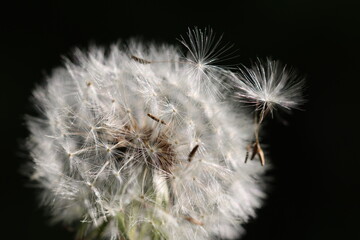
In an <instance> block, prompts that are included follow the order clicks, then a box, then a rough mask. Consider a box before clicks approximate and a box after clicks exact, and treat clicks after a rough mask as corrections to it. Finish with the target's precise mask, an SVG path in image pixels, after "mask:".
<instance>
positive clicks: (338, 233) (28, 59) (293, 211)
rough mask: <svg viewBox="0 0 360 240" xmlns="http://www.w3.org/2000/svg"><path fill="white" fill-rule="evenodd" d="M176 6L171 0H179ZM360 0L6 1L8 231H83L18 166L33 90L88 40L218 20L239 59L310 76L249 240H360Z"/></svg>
mask: <svg viewBox="0 0 360 240" xmlns="http://www.w3.org/2000/svg"><path fill="white" fill-rule="evenodd" d="M169 2H170V1H169ZM357 2H358V1H331V0H328V1H325V0H324V1H323V0H321V1H315V0H291V1H290V0H278V1H271V0H261V1H260V0H256V1H238V2H237V3H236V4H235V3H229V2H227V3H225V1H216V2H214V3H211V2H204V3H189V4H186V3H185V2H180V1H178V2H175V1H174V2H173V3H166V4H164V3H160V2H156V1H152V2H151V3H150V1H149V3H142V2H135V1H133V2H132V3H131V4H129V3H125V2H121V1H107V0H102V1H97V3H95V2H90V1H88V2H83V3H79V2H75V1H73V2H72V3H69V4H65V3H64V1H47V2H46V3H38V2H35V1H33V2H25V1H24V2H18V1H12V3H11V4H10V6H7V7H4V6H2V7H1V10H0V11H1V15H0V32H1V36H0V41H1V45H0V48H1V51H0V61H1V64H0V69H1V70H0V86H1V88H0V89H1V95H0V96H1V101H0V109H1V125H0V126H1V127H0V133H1V135H0V136H1V138H0V139H1V144H0V147H1V151H0V153H1V157H0V162H1V163H0V166H1V174H0V176H1V188H0V194H1V197H0V198H1V205H0V208H1V224H0V227H1V229H2V231H1V235H2V236H6V235H7V236H8V237H5V238H3V237H1V238H2V239H29V240H30V239H72V238H71V237H70V236H71V235H70V234H69V233H67V232H66V231H65V230H64V229H63V228H62V227H61V226H55V227H52V226H49V225H48V222H49V221H48V218H47V217H45V216H44V215H43V213H44V212H43V211H42V210H41V209H40V208H39V207H38V205H37V201H36V196H35V195H36V194H35V192H34V190H33V189H29V188H26V187H24V186H25V184H26V179H25V178H24V177H22V176H21V175H20V174H19V167H20V166H21V164H23V163H24V162H26V161H27V160H26V155H24V152H23V151H21V150H19V149H21V147H22V141H23V139H24V138H25V137H26V136H27V130H26V128H25V127H24V124H23V116H24V114H25V113H29V112H32V111H33V110H32V106H31V104H30V103H29V101H28V100H29V97H30V95H31V90H32V89H33V88H34V86H35V85H36V84H38V83H41V82H42V81H43V79H44V77H45V76H46V75H48V74H50V73H51V69H52V68H54V67H56V66H59V65H61V63H62V59H61V57H60V56H61V55H69V54H70V53H71V51H72V49H73V48H74V47H75V46H80V47H82V48H85V47H87V46H88V45H89V43H96V44H99V45H108V44H110V43H113V42H115V41H116V40H117V39H119V38H122V39H127V38H129V37H131V36H142V37H143V38H144V39H146V40H156V41H160V42H162V41H163V42H168V43H174V44H177V42H176V40H175V39H176V38H178V37H179V35H180V34H184V33H185V32H186V31H187V27H192V26H195V25H196V26H199V27H206V26H211V27H212V28H213V29H214V30H215V31H216V32H218V33H224V34H225V35H224V38H225V41H230V42H233V43H235V47H236V48H238V49H239V52H238V55H239V57H238V59H237V61H238V62H243V63H245V64H248V63H249V59H254V58H256V57H266V56H271V57H273V58H275V59H279V60H281V61H282V62H285V63H288V64H289V65H292V66H294V67H296V68H297V69H298V71H299V72H300V73H302V74H303V75H306V80H307V82H306V84H307V90H306V95H307V96H306V98H307V100H308V103H307V104H306V105H305V106H304V107H303V108H304V111H297V112H294V114H292V115H289V116H287V120H288V122H289V125H288V126H284V125H282V124H280V123H278V122H276V121H271V122H269V123H268V128H267V129H268V135H267V137H265V139H264V141H265V142H266V143H267V144H268V146H269V149H270V150H271V151H270V155H271V156H270V158H271V159H272V161H271V164H272V165H273V166H274V170H273V172H272V173H271V175H272V176H273V177H274V181H273V189H272V190H271V192H270V193H269V197H268V200H267V203H266V205H265V206H264V207H263V208H262V209H261V210H259V211H258V217H257V218H256V219H255V220H253V221H251V222H250V223H249V224H247V226H246V227H247V229H248V233H247V235H246V236H245V237H244V239H245V240H250V239H278V240H282V239H283V240H285V239H286V240H287V239H292V240H295V239H360V232H359V231H358V228H359V227H358V225H359V213H360V211H359V208H360V206H359V203H360V201H359V200H360V197H359V190H360V189H359V185H360V184H359V183H360V181H359V179H358V175H359V174H358V172H359V169H360V158H359V157H358V155H357V154H356V153H357V152H358V151H357V150H358V149H357V148H358V146H357V143H358V142H359V141H358V139H357V138H356V135H355V132H356V130H357V125H358V121H359V120H358V117H357V112H358V109H357V108H358V101H357V98H358V96H359V95H360V94H359V92H356V91H358V88H359V81H360V79H359V76H360V74H359V65H358V63H359V62H358V61H357V60H358V57H359V52H358V51H357V50H358V43H359V40H360V39H359V27H360V26H359V25H360V22H359V19H360V18H359V10H360V9H359V5H358V4H357Z"/></svg>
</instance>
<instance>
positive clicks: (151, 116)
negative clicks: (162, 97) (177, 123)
mask: <svg viewBox="0 0 360 240" xmlns="http://www.w3.org/2000/svg"><path fill="white" fill-rule="evenodd" d="M147 115H148V117H149V118H151V119H152V120H154V121H156V122H159V123H161V124H164V125H166V122H164V121H163V120H161V119H159V118H157V117H155V116H154V115H152V114H150V113H148V114H147Z"/></svg>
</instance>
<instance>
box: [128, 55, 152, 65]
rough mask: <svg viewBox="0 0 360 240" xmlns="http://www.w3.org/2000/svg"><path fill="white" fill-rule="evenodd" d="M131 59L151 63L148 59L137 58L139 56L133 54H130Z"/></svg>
mask: <svg viewBox="0 0 360 240" xmlns="http://www.w3.org/2000/svg"><path fill="white" fill-rule="evenodd" d="M131 59H132V60H134V61H136V62H138V63H141V64H150V63H151V62H150V61H148V60H145V59H142V58H139V57H135V56H134V55H132V56H131Z"/></svg>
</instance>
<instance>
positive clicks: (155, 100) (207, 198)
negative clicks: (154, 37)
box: [27, 28, 297, 240]
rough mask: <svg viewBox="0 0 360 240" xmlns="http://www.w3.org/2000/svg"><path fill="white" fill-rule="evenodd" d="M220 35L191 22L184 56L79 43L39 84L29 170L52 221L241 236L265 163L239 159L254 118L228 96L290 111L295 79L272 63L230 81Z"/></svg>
mask: <svg viewBox="0 0 360 240" xmlns="http://www.w3.org/2000/svg"><path fill="white" fill-rule="evenodd" d="M220 39H221V38H220ZM220 39H216V38H215V37H214V35H213V32H212V30H210V29H207V30H205V31H202V30H199V29H197V28H195V29H194V30H190V31H189V33H188V39H187V40H185V39H184V38H183V39H182V40H181V42H182V44H184V46H185V47H186V48H187V49H188V55H187V56H188V57H186V58H185V60H184V58H183V57H182V56H183V54H182V53H181V52H179V50H178V49H177V48H175V47H173V46H169V45H161V46H158V45H154V44H147V45H146V44H142V43H141V42H138V41H135V40H131V41H129V42H128V43H127V44H117V45H113V46H111V47H110V49H109V51H107V52H108V53H107V54H105V50H104V49H102V48H99V47H92V48H90V49H89V50H88V51H87V52H82V51H76V52H75V57H74V59H75V60H73V61H71V60H66V61H65V64H64V67H61V68H58V69H56V70H55V71H54V72H53V74H52V75H51V76H50V77H49V78H47V79H46V83H45V84H44V86H41V87H38V88H37V89H36V90H35V91H34V102H35V104H36V105H37V106H38V107H39V109H40V113H39V116H38V117H28V119H27V124H28V127H29V129H30V132H31V134H30V136H29V139H28V149H29V151H30V153H31V156H32V158H33V162H32V166H33V169H34V171H33V172H32V176H33V179H34V181H36V182H37V183H38V184H39V186H40V188H41V189H42V190H43V191H42V199H43V201H42V203H43V204H44V205H47V206H48V207H49V209H51V210H50V211H51V215H52V217H53V220H54V222H63V223H66V224H72V225H77V224H80V225H81V226H82V227H81V229H82V230H81V231H80V233H81V234H83V235H85V236H87V237H90V238H91V236H98V237H102V238H104V239H122V238H124V239H145V238H149V239H151V238H156V239H189V240H190V239H209V238H212V237H224V238H236V237H237V236H239V235H240V234H241V233H242V232H243V228H242V227H241V224H242V223H245V222H246V221H247V220H248V219H249V218H251V217H254V216H255V210H256V209H257V208H259V207H260V206H261V204H262V200H263V198H264V197H265V194H264V182H263V181H262V179H263V178H262V176H263V174H264V173H265V172H266V169H267V166H265V167H262V166H260V165H259V164H258V163H256V162H254V161H249V162H248V163H246V164H245V163H244V160H243V159H244V158H245V155H246V146H247V144H248V143H249V142H250V141H251V139H252V137H253V128H252V124H251V117H250V116H248V115H247V113H246V112H243V111H242V109H241V108H240V109H238V108H237V109H235V106H236V104H235V103H236V101H237V100H236V99H235V100H234V99H233V98H230V97H227V96H230V95H231V94H230V92H229V91H230V89H231V88H234V87H236V89H237V90H238V92H237V96H238V97H240V98H246V99H247V101H249V99H250V101H256V102H257V101H260V102H262V103H263V104H265V103H266V104H270V103H271V104H272V103H274V104H279V105H281V106H284V107H293V106H296V103H297V101H296V97H297V93H296V91H295V90H296V88H297V85H296V84H295V85H294V84H290V85H289V82H291V81H289V80H288V75H287V74H286V73H285V72H284V71H281V70H279V68H278V65H277V63H273V62H268V64H269V65H268V66H267V67H263V66H260V65H258V66H257V68H256V69H246V70H243V72H242V74H241V75H239V77H238V78H237V79H236V80H237V82H236V85H235V86H232V85H231V86H229V84H234V79H233V76H234V73H232V72H231V71H230V70H229V69H226V68H222V67H220V66H216V63H217V62H218V61H221V59H220V57H221V56H222V54H223V53H224V52H226V51H227V49H226V47H220ZM246 81H248V82H246ZM294 88H295V89H294ZM283 91H287V93H283ZM219 96H222V99H221V100H220V99H219ZM290 97H295V101H293V100H291V99H290ZM100 229H101V231H100ZM144 234H145V235H144Z"/></svg>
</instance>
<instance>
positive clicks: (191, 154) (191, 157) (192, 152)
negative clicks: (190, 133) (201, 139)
mask: <svg viewBox="0 0 360 240" xmlns="http://www.w3.org/2000/svg"><path fill="white" fill-rule="evenodd" d="M198 148H199V144H197V145H195V147H194V148H193V149H192V150H191V152H190V153H189V157H188V161H189V162H191V160H192V159H193V157H194V155H195V153H196V151H197V150H198Z"/></svg>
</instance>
